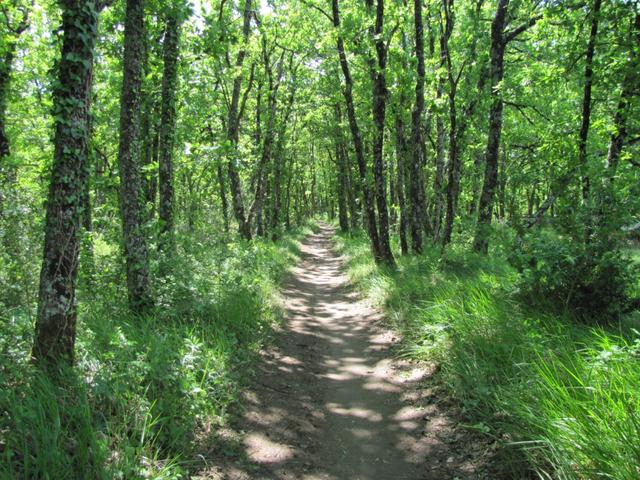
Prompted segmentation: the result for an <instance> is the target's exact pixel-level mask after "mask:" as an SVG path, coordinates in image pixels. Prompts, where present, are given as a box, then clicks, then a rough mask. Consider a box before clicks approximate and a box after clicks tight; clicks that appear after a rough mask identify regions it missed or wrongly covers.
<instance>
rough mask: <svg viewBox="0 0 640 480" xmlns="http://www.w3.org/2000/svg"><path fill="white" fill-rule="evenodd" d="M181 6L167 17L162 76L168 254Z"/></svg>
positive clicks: (163, 214)
mask: <svg viewBox="0 0 640 480" xmlns="http://www.w3.org/2000/svg"><path fill="white" fill-rule="evenodd" d="M181 14H182V13H181V12H180V4H178V5H177V6H172V7H171V10H170V11H169V12H168V14H167V25H166V29H165V33H164V51H163V59H164V72H163V76H162V108H161V113H160V158H159V165H158V172H159V187H160V188H159V193H160V207H159V210H158V214H159V215H158V216H159V218H160V240H159V242H158V245H159V246H160V248H161V249H162V250H164V251H165V252H170V251H171V250H172V248H173V234H174V232H173V150H174V143H175V129H176V89H177V86H178V85H177V84H178V55H179V53H180V52H179V50H180V24H181V23H182V20H181V18H180V16H181Z"/></svg>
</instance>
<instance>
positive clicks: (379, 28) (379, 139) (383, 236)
mask: <svg viewBox="0 0 640 480" xmlns="http://www.w3.org/2000/svg"><path fill="white" fill-rule="evenodd" d="M373 34H374V42H375V47H376V58H377V68H376V69H375V71H374V74H373V78H374V82H373V123H374V125H375V131H374V135H373V177H374V182H375V187H376V203H377V206H378V226H379V232H378V241H379V242H380V255H381V260H382V262H383V263H384V264H385V265H388V266H393V265H395V259H394V258H393V253H392V252H391V242H390V241H389V211H388V209H387V188H386V181H385V178H384V131H385V128H384V121H385V113H386V105H387V103H386V102H387V82H386V76H385V73H386V72H385V71H386V68H387V47H386V45H385V42H384V0H377V2H376V23H375V28H374V30H373Z"/></svg>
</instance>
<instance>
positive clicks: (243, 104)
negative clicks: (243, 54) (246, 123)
mask: <svg viewBox="0 0 640 480" xmlns="http://www.w3.org/2000/svg"><path fill="white" fill-rule="evenodd" d="M255 70H256V64H255V62H254V63H252V64H251V73H250V74H249V84H248V85H247V89H246V90H245V91H244V95H243V96H242V102H240V112H239V113H238V122H240V119H241V118H242V116H243V115H244V107H245V105H246V104H247V97H249V92H250V91H251V88H252V87H253V79H254V77H255Z"/></svg>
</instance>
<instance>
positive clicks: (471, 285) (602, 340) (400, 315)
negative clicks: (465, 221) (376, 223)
mask: <svg viewBox="0 0 640 480" xmlns="http://www.w3.org/2000/svg"><path fill="white" fill-rule="evenodd" d="M338 243H339V248H340V249H341V250H342V251H343V252H344V253H345V254H346V255H347V257H348V258H349V260H348V273H349V275H350V278H351V279H352V281H353V282H354V283H355V284H356V285H358V286H359V287H360V288H361V289H362V290H363V292H365V294H367V295H368V296H370V297H371V298H373V299H375V300H377V301H378V302H379V303H380V304H381V305H382V306H383V307H384V308H385V310H386V311H387V313H388V316H389V318H390V319H391V321H392V322H393V323H394V325H395V326H396V327H397V328H398V329H399V330H401V331H402V333H403V337H404V343H403V345H404V346H403V354H405V355H407V356H410V357H412V358H418V359H428V360H433V361H437V362H439V364H440V365H441V370H440V371H441V372H442V374H441V376H440V379H441V381H442V382H443V383H444V384H445V385H446V387H447V388H448V389H449V391H450V392H451V394H452V395H453V396H455V398H456V399H457V400H458V402H459V403H460V405H461V407H462V411H463V414H464V415H465V417H466V422H467V423H468V425H470V426H471V427H470V428H474V429H476V430H479V431H482V432H484V433H486V434H487V435H490V436H491V437H492V438H494V439H496V440H497V441H498V442H499V443H500V444H501V445H502V446H503V447H504V449H503V452H505V453H507V454H508V455H505V456H504V458H505V459H507V460H506V461H507V462H508V463H509V465H506V466H505V467H506V471H508V472H510V473H509V474H508V476H509V478H524V477H526V476H528V475H530V473H531V472H535V473H536V474H537V475H538V476H539V477H540V478H558V479H587V478H611V479H620V480H627V479H628V480H631V479H637V478H640V389H639V388H638V385H639V384H640V383H639V381H640V340H639V339H638V332H636V331H634V330H632V329H629V328H626V327H625V326H624V325H619V326H618V327H617V328H616V329H611V330H604V329H602V328H589V327H586V326H584V325H580V324H579V323H577V322H575V321H574V320H573V319H572V318H571V317H570V316H565V317H555V316H552V315H550V314H549V313H545V312H548V310H544V311H540V310H537V309H534V308H532V307H529V306H528V305H526V304H523V303H522V301H520V298H521V297H520V296H519V295H518V291H517V289H516V287H515V286H514V285H515V284H516V282H517V280H518V274H517V273H516V272H515V271H514V270H513V269H512V268H510V266H509V265H508V264H507V263H506V262H505V261H504V260H502V259H500V258H496V257H488V258H484V257H480V256H476V255H473V254H470V253H467V252H466V250H463V249H462V247H459V246H454V247H453V248H452V249H450V250H449V251H448V252H447V253H446V254H445V255H444V256H443V257H441V256H440V252H439V251H437V250H435V249H434V250H429V251H427V252H426V253H425V254H423V255H422V256H420V257H403V258H400V259H399V265H398V269H397V271H395V272H391V271H388V270H385V269H377V268H376V267H375V266H374V264H373V262H372V261H371V256H370V254H369V251H368V247H367V242H366V239H365V238H362V237H355V238H348V237H339V239H338ZM509 452H511V453H512V454H509ZM519 458H525V459H526V460H527V461H526V462H521V461H519Z"/></svg>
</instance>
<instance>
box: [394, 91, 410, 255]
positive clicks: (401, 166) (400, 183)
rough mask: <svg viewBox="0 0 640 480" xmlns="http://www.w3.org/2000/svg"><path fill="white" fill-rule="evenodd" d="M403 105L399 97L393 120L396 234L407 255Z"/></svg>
mask: <svg viewBox="0 0 640 480" xmlns="http://www.w3.org/2000/svg"><path fill="white" fill-rule="evenodd" d="M403 105H404V98H403V96H401V97H400V106H399V107H398V111H397V112H396V118H395V130H396V145H395V147H396V163H397V168H396V170H397V172H398V173H397V186H396V192H397V195H398V206H399V208H400V224H399V226H398V233H399V235H400V251H401V252H402V255H407V254H408V253H409V245H408V243H407V224H408V223H409V222H408V218H407V217H408V215H407V206H406V202H405V176H406V175H405V174H406V172H407V160H406V159H407V156H408V151H407V150H408V148H407V141H406V138H405V133H404V122H403V120H402V108H403Z"/></svg>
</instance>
